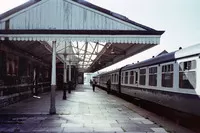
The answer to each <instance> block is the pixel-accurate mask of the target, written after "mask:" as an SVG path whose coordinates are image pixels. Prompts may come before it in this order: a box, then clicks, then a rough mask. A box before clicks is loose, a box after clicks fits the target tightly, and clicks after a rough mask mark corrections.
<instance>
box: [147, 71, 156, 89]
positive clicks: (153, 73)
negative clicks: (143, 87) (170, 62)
mask: <svg viewBox="0 0 200 133" xmlns="http://www.w3.org/2000/svg"><path fill="white" fill-rule="evenodd" d="M149 85H150V86H157V67H151V68H149Z"/></svg>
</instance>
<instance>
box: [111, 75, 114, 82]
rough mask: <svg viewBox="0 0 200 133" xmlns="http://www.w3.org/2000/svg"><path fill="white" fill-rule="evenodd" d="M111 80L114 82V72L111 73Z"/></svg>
mask: <svg viewBox="0 0 200 133" xmlns="http://www.w3.org/2000/svg"><path fill="white" fill-rule="evenodd" d="M111 82H112V83H114V74H112V75H111Z"/></svg>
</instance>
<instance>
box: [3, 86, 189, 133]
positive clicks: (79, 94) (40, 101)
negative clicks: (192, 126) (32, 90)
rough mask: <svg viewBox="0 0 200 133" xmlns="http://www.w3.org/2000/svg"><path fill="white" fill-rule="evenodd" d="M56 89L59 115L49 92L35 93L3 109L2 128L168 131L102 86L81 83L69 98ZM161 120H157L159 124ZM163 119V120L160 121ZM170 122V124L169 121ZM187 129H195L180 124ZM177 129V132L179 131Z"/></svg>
mask: <svg viewBox="0 0 200 133" xmlns="http://www.w3.org/2000/svg"><path fill="white" fill-rule="evenodd" d="M62 96H63V92H62V91H57V92H56V112H57V113H56V115H49V108H50V93H44V94H41V95H39V97H32V98H29V99H27V100H24V101H21V102H19V103H16V104H13V105H10V106H7V107H4V108H1V109H0V132H24V133H25V132H29V133H32V132H33V133H40V132H41V133H48V132H52V133H54V132H55V133H79V132H82V133H90V132H91V133H92V132H96V133H123V132H126V133H167V132H172V131H173V132H174V131H176V129H175V128H172V129H170V126H166V127H165V126H163V124H161V125H162V126H161V125H160V123H159V122H157V121H155V119H153V117H152V119H150V118H147V116H145V115H144V114H148V115H149V114H151V113H149V112H147V111H146V113H145V110H143V109H141V108H139V107H137V106H135V105H133V104H131V103H129V102H127V101H125V100H123V99H120V98H118V97H116V96H114V95H108V94H107V93H106V92H105V91H103V90H101V89H98V88H97V89H96V91H95V92H93V91H92V88H91V87H90V86H84V85H79V86H78V87H77V88H76V90H75V91H72V93H71V94H67V100H62ZM156 123H158V124H156ZM161 123H162V121H161ZM168 125H170V124H168ZM181 129H182V130H180V128H179V130H178V131H184V133H192V132H189V130H186V129H185V128H181ZM177 133H178V132H177Z"/></svg>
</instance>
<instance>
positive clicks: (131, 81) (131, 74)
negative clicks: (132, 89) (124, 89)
mask: <svg viewBox="0 0 200 133" xmlns="http://www.w3.org/2000/svg"><path fill="white" fill-rule="evenodd" d="M129 83H130V84H134V71H131V72H130V78H129Z"/></svg>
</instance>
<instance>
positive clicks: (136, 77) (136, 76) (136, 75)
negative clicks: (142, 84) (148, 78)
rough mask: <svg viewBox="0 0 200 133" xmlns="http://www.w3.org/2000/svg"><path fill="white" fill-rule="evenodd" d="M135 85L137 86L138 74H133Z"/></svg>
mask: <svg viewBox="0 0 200 133" xmlns="http://www.w3.org/2000/svg"><path fill="white" fill-rule="evenodd" d="M135 84H138V72H135Z"/></svg>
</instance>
